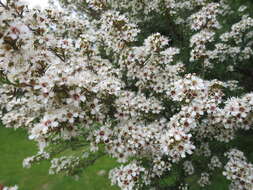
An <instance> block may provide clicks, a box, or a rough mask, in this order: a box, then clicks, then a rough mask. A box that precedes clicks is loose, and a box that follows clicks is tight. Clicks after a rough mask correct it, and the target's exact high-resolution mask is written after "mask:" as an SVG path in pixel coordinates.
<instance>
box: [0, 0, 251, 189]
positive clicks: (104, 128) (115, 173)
mask: <svg viewBox="0 0 253 190" xmlns="http://www.w3.org/2000/svg"><path fill="white" fill-rule="evenodd" d="M65 3H66V2H65ZM66 4H67V5H69V6H67V7H65V8H66V9H64V11H59V10H56V9H46V10H43V11H42V10H37V9H28V7H27V6H26V5H25V4H24V3H23V1H21V0H10V1H7V2H2V1H1V0H0V25H1V27H0V108H1V121H2V123H3V124H4V125H5V127H12V128H21V127H22V128H25V129H26V130H27V132H28V134H29V138H30V139H31V140H35V141H36V142H37V143H38V147H39V151H38V153H37V154H36V155H34V156H32V157H29V158H26V159H25V160H24V162H23V165H24V167H30V166H31V164H32V163H34V162H38V161H40V160H43V159H49V160H51V168H50V170H49V172H50V174H56V173H60V172H63V173H65V174H68V175H75V174H76V173H77V172H78V170H80V168H84V167H86V166H88V165H89V164H92V163H94V162H95V160H96V159H98V158H99V157H101V156H103V155H110V156H112V157H114V158H116V159H117V161H118V162H119V163H121V164H122V165H121V166H119V167H118V168H115V169H112V170H111V171H110V173H109V178H110V179H111V181H112V184H115V185H118V186H119V187H120V188H121V189H123V190H132V189H141V188H145V187H150V188H156V187H158V185H159V183H157V181H159V179H162V178H164V177H166V176H169V175H170V174H171V173H173V172H174V170H175V167H176V166H179V167H181V168H182V171H183V172H182V176H186V175H198V173H197V171H198V170H199V167H203V168H202V170H203V171H201V172H202V173H201V174H200V175H199V179H198V181H197V182H198V184H199V185H200V186H202V187H205V186H207V185H209V184H210V183H211V176H212V173H213V172H214V171H215V170H217V169H220V168H222V167H223V165H225V168H224V169H225V171H224V172H223V174H224V175H225V176H226V177H227V179H229V180H231V181H232V184H231V187H230V189H232V190H233V189H246V190H251V189H252V188H253V186H252V185H253V181H252V175H253V171H252V164H250V163H248V162H247V160H246V157H245V156H244V155H243V153H242V152H240V151H239V150H234V149H233V150H232V151H231V152H230V153H227V154H226V155H227V156H228V158H229V161H228V163H223V161H224V160H225V158H224V156H221V155H223V154H224V151H228V150H225V148H224V149H220V150H219V151H221V153H219V154H217V155H216V152H214V151H215V150H213V146H216V145H213V143H214V142H215V143H217V144H218V143H220V144H226V145H227V144H228V143H229V142H230V141H231V140H233V139H235V137H236V135H237V134H238V133H240V132H241V131H242V130H245V131H248V130H252V124H253V93H252V92H247V93H244V94H243V93H240V96H232V95H230V94H229V93H228V92H231V94H233V93H232V92H237V91H240V90H241V91H243V90H244V89H243V88H242V87H240V86H238V85H237V84H238V81H235V80H230V81H227V80H221V77H219V79H220V80H217V79H215V77H209V78H208V77H205V73H207V72H210V71H211V73H212V72H214V71H212V70H211V69H213V68H215V67H216V66H217V65H218V66H220V65H224V66H226V71H227V72H229V71H233V69H234V67H236V66H237V65H238V64H240V63H241V62H242V61H245V60H248V59H250V58H252V55H253V50H252V44H253V41H252V36H253V18H251V17H250V16H249V15H247V14H243V13H244V11H245V10H246V9H245V8H243V7H240V8H239V11H238V12H240V14H243V16H241V18H240V20H239V21H238V22H237V23H234V24H232V25H231V27H230V28H224V27H223V24H224V23H223V22H221V19H222V18H223V17H228V16H229V15H230V14H232V12H233V11H232V8H231V7H230V6H229V3H227V2H226V1H225V0H223V1H220V2H219V3H218V2H216V3H214V2H213V1H209V0H188V1H182V0H178V1H176V0H152V1H148V0H144V1H137V0H131V1H125V0H123V1H116V0H109V1H106V0H86V1H75V2H72V1H71V0H69V1H67V3H66ZM66 4H65V5H66ZM70 5H71V6H70ZM78 6H80V7H79V9H78ZM82 8H83V11H84V12H85V15H81V14H80V10H81V11H82ZM73 9H74V10H75V11H76V14H73V13H72V12H71V11H70V10H73ZM154 12H155V13H158V12H159V13H161V12H162V13H161V14H162V15H165V17H166V18H167V17H168V18H167V19H171V20H172V22H174V23H175V25H176V26H181V25H182V26H181V27H182V28H183V29H184V30H187V31H189V33H188V34H185V39H184V43H185V44H183V46H180V45H179V44H177V43H175V42H174V41H173V40H172V39H171V38H170V37H169V36H165V35H162V34H160V33H158V32H156V33H152V34H149V35H148V36H146V37H145V38H144V39H143V40H142V41H141V40H140V39H139V35H140V34H141V32H142V31H141V27H140V25H141V24H140V23H141V22H142V19H140V18H141V17H140V15H144V18H143V19H144V20H145V22H148V21H149V20H150V19H152V18H151V17H152V15H153V14H152V13H154ZM184 13H185V14H184ZM185 41H186V42H185ZM185 45H186V47H185ZM186 51H188V52H186ZM185 57H186V58H185ZM232 58H233V59H232ZM193 63H194V64H197V65H198V66H197V67H198V69H196V71H195V72H189V71H191V70H190V69H189V65H190V64H193ZM199 68H200V69H199ZM65 150H70V151H69V152H68V154H67V155H65V154H64V153H65V152H64V151H65ZM71 150H72V152H71ZM73 150H74V151H73ZM70 152H71V153H72V154H71V153H70ZM60 153H61V155H63V156H62V157H59V154H60ZM70 154H71V155H70ZM200 158H201V159H200ZM199 160H201V161H203V163H202V164H199ZM178 175H179V174H178ZM180 175H181V174H180ZM180 179H181V178H180ZM176 184H177V188H178V189H181V190H186V189H188V188H189V185H188V184H185V183H184V182H183V181H179V182H176Z"/></svg>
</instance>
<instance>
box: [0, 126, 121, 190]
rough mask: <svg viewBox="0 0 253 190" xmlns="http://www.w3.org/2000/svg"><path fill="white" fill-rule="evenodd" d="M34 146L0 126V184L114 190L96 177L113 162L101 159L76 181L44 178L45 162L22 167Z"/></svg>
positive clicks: (34, 189)
mask: <svg viewBox="0 0 253 190" xmlns="http://www.w3.org/2000/svg"><path fill="white" fill-rule="evenodd" d="M36 150H37V149H36V145H35V144H34V143H33V142H31V141H29V140H27V136H26V133H25V132H24V131H22V130H17V131H14V130H13V129H6V128H3V127H0V184H4V185H6V186H8V185H15V184H17V185H18V186H19V189H20V190H116V189H118V188H116V187H115V186H111V184H110V181H109V180H108V176H107V175H104V176H100V175H98V172H99V171H100V170H106V171H108V170H110V169H111V168H113V167H114V166H115V165H116V163H115V161H114V160H112V159H110V158H108V157H102V158H100V159H99V160H97V161H96V163H95V164H94V165H92V166H90V167H88V168H86V169H85V170H84V172H83V173H82V175H81V177H80V179H79V180H78V181H76V180H75V179H74V178H72V177H66V176H59V175H48V168H49V163H48V162H47V161H43V162H42V163H41V164H36V165H35V166H33V167H31V168H30V169H24V168H23V167H22V161H23V159H24V158H26V157H28V156H32V155H33V154H35V153H36Z"/></svg>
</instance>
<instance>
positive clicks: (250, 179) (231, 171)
mask: <svg viewBox="0 0 253 190" xmlns="http://www.w3.org/2000/svg"><path fill="white" fill-rule="evenodd" d="M225 155H226V156H227V157H228V159H229V161H228V162H227V164H226V165H225V168H224V169H225V171H224V172H223V175H224V176H226V178H227V179H228V180H231V181H232V184H231V187H230V189H232V190H234V189H238V190H242V189H245V190H250V189H252V188H253V165H252V164H251V163H248V162H247V159H246V157H245V156H244V154H243V152H241V151H239V150H237V149H232V150H230V152H227V153H226V154H225Z"/></svg>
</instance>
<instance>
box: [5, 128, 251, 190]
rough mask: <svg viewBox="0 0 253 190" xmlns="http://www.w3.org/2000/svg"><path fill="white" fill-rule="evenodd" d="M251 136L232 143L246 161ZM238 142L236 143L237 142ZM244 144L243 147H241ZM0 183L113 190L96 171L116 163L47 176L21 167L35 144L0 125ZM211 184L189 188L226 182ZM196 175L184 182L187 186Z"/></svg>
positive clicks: (220, 188) (52, 189)
mask: <svg viewBox="0 0 253 190" xmlns="http://www.w3.org/2000/svg"><path fill="white" fill-rule="evenodd" d="M251 137H252V135H248V136H247V135H246V134H245V137H243V138H240V139H236V140H235V141H234V143H235V147H238V148H239V149H241V150H244V151H246V153H248V158H249V160H250V161H251V162H252V161H253V151H252V145H253V139H252V138H251ZM238 142H240V143H238ZM245 145H246V146H245ZM0 152H1V153H0V184H4V185H7V186H8V185H10V186H11V185H15V184H17V185H18V186H19V190H117V189H118V188H117V187H115V186H111V185H110V181H109V180H108V176H107V175H104V176H100V175H98V172H99V171H100V170H106V171H109V170H110V169H111V168H113V167H114V166H115V165H116V163H115V161H114V160H112V159H110V158H108V157H102V158H100V159H99V160H97V162H96V163H95V164H94V165H92V166H90V167H88V168H86V169H85V171H84V172H83V174H82V176H81V178H80V179H79V180H78V181H76V180H75V179H74V178H72V177H66V176H59V175H56V176H52V175H48V168H49V163H48V162H46V161H44V162H42V163H41V164H37V165H35V166H33V167H32V168H30V169H24V168H23V167H22V161H23V159H24V158H26V157H28V156H31V155H33V154H35V153H36V145H35V144H34V143H33V142H31V141H29V140H27V136H26V134H25V132H24V131H22V130H17V131H14V130H13V129H6V128H3V127H1V126H0ZM214 178H215V180H214V181H215V183H213V184H212V185H211V186H209V187H205V188H200V187H198V185H193V186H192V187H191V190H227V189H228V184H229V182H228V181H227V180H226V179H225V178H224V177H223V176H221V175H215V177H214ZM196 180H197V176H192V177H189V178H188V179H187V181H188V182H189V183H190V184H191V183H194V181H196Z"/></svg>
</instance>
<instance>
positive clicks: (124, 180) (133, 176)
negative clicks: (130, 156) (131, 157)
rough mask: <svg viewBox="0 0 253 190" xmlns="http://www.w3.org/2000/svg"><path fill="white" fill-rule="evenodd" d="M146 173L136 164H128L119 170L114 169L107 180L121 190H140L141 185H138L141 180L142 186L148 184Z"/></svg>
mask: <svg viewBox="0 0 253 190" xmlns="http://www.w3.org/2000/svg"><path fill="white" fill-rule="evenodd" d="M147 175H148V172H147V171H146V170H145V168H143V167H140V166H138V165H137V164H136V163H130V164H128V165H126V166H121V167H120V168H115V169H113V170H111V171H110V174H109V178H111V180H112V184H117V185H118V186H119V187H120V188H121V189H122V190H130V189H134V188H140V187H141V186H140V185H141V184H139V183H138V181H139V180H142V181H143V183H144V184H146V185H147V184H149V183H150V181H149V180H148V178H147Z"/></svg>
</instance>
